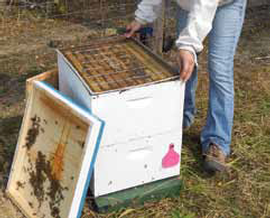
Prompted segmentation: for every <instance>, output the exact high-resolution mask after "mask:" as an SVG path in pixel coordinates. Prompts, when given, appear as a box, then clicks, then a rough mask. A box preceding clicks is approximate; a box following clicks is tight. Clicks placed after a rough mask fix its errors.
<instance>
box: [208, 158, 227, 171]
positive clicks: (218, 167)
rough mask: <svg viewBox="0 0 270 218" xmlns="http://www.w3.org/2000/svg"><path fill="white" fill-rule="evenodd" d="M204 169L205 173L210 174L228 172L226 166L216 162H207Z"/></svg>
mask: <svg viewBox="0 0 270 218" xmlns="http://www.w3.org/2000/svg"><path fill="white" fill-rule="evenodd" d="M203 167H204V169H205V171H207V172H210V173H214V172H224V171H227V166H226V165H224V164H222V163H220V162H218V161H214V160H211V161H205V162H204V165H203Z"/></svg>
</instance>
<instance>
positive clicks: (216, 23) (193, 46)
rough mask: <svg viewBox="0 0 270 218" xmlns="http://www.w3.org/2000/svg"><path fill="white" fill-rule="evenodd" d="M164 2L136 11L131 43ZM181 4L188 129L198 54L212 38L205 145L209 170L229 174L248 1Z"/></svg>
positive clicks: (151, 1)
mask: <svg viewBox="0 0 270 218" xmlns="http://www.w3.org/2000/svg"><path fill="white" fill-rule="evenodd" d="M161 1H162V0H142V2H141V3H140V4H139V5H138V8H137V10H136V12H135V20H134V21H133V22H132V23H131V24H129V25H128V26H127V31H128V32H127V34H126V37H127V38H129V37H131V36H132V35H133V34H134V33H135V32H136V31H137V30H139V29H140V28H141V27H142V25H144V24H147V23H152V22H153V21H154V20H155V19H156V18H157V16H158V12H159V8H160V5H161ZM177 3H178V5H179V8H178V13H177V18H176V19H177V33H178V35H177V36H178V38H177V40H176V46H177V48H178V49H179V52H178V55H177V56H178V57H177V58H178V63H179V66H180V79H181V80H183V81H185V82H186V90H185V106H184V119H183V128H188V127H189V126H190V125H191V124H192V123H193V120H194V115H195V113H196V108H195V90H196V86H197V81H198V68H197V55H198V54H199V53H200V52H201V51H202V50H203V40H204V39H205V38H206V36H207V35H208V38H209V43H208V47H209V51H208V70H209V102H208V114H207V120H206V124H205V126H204V128H203V129H202V132H201V146H202V152H203V158H204V168H205V170H207V171H211V172H217V171H224V170H226V168H227V167H226V159H227V157H228V156H229V154H230V144H231V137H232V126H233V114H234V79H233V74H234V73H233V71H234V70H233V68H234V54H235V50H236V47H237V43H238V39H239V36H240V33H241V29H242V25H243V20H244V16H245V8H246V0H177Z"/></svg>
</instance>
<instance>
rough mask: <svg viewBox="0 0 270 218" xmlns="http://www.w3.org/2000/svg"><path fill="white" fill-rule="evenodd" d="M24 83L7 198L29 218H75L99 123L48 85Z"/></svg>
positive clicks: (51, 77) (91, 163)
mask: <svg viewBox="0 0 270 218" xmlns="http://www.w3.org/2000/svg"><path fill="white" fill-rule="evenodd" d="M42 80H48V81H49V82H51V83H52V84H54V83H55V81H56V80H57V76H56V74H55V73H52V72H47V73H44V74H42V75H40V76H38V77H35V78H33V79H32V80H31V81H28V83H27V93H28V94H27V96H28V98H27V105H26V110H25V115H24V119H23V123H22V127H21V130H20V135H19V139H18V143H17V148H16V152H15V156H14V161H13V164H12V168H11V173H10V177H9V182H8V185H7V194H8V196H9V197H10V198H11V199H12V200H13V202H14V203H15V204H16V205H17V206H18V207H19V208H20V209H21V210H22V212H23V213H24V214H25V215H26V216H27V217H29V218H60V217H68V218H75V217H80V214H81V211H82V206H83V204H84V199H85V196H86V193H87V188H88V186H89V181H90V178H89V177H88V176H90V175H91V173H92V171H93V166H94V162H95V159H96V155H97V149H98V146H99V141H100V140H99V139H100V137H101V133H102V129H103V123H102V121H100V120H99V119H97V118H96V117H94V116H92V115H91V114H90V113H89V111H86V110H85V109H83V108H81V107H80V106H78V105H77V104H76V103H75V102H73V101H71V100H70V99H69V98H67V97H66V96H64V95H62V94H61V93H59V92H58V91H57V90H56V89H55V88H53V87H52V86H51V85H48V84H47V83H45V82H41V81H42Z"/></svg>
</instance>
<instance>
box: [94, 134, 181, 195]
mask: <svg viewBox="0 0 270 218" xmlns="http://www.w3.org/2000/svg"><path fill="white" fill-rule="evenodd" d="M181 141H182V139H181V134H180V133H179V131H174V132H164V133H160V134H157V135H152V136H149V137H144V138H140V139H136V140H130V141H128V142H125V143H123V144H116V145H113V146H110V147H106V148H102V149H100V151H99V154H98V158H97V162H96V165H95V170H94V178H95V179H94V181H93V184H92V186H91V189H92V192H93V193H94V195H95V196H101V195H106V194H108V193H112V192H116V191H120V190H123V189H127V188H130V187H135V186H138V185H142V184H146V183H149V182H154V181H157V180H160V179H165V178H169V177H173V176H177V175H179V173H180V162H179V163H178V164H177V165H176V166H174V167H172V168H167V169H165V168H162V159H163V158H164V156H165V155H166V153H167V152H168V149H169V145H170V144H171V143H173V144H174V146H175V148H174V149H175V151H176V152H177V153H179V154H180V153H181ZM104 160H106V161H104Z"/></svg>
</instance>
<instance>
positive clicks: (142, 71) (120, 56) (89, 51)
mask: <svg viewBox="0 0 270 218" xmlns="http://www.w3.org/2000/svg"><path fill="white" fill-rule="evenodd" d="M62 52H63V54H64V56H65V57H66V58H67V59H68V61H70V63H71V64H72V65H73V66H74V67H75V68H76V70H77V71H78V73H79V74H80V75H81V76H82V77H83V79H84V80H85V82H86V83H87V84H88V86H89V88H90V89H91V91H92V92H94V93H99V92H106V91H111V90H118V89H125V88H128V87H133V86H140V85H145V84H150V83H154V82H159V81H164V80H168V79H173V78H176V77H177V73H176V72H175V71H173V70H172V69H171V68H170V67H169V66H167V65H166V64H164V63H162V61H160V60H158V59H157V58H155V57H154V55H152V54H151V53H150V52H149V51H147V52H146V50H145V48H144V47H143V46H141V45H140V44H138V43H137V42H135V41H134V40H127V39H124V38H119V37H117V38H113V39H109V40H100V41H97V42H95V43H92V44H90V45H87V46H83V47H77V48H73V49H70V50H64V51H62Z"/></svg>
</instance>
